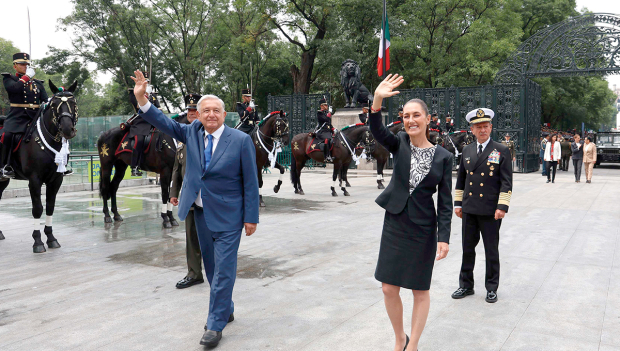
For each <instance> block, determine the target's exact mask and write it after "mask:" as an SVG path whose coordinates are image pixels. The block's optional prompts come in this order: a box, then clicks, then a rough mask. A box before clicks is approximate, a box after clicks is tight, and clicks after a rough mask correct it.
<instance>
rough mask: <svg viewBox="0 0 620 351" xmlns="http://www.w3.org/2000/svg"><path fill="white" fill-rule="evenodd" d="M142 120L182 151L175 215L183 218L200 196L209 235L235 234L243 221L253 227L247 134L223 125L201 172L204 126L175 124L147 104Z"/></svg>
mask: <svg viewBox="0 0 620 351" xmlns="http://www.w3.org/2000/svg"><path fill="white" fill-rule="evenodd" d="M140 114H141V115H142V117H143V118H144V119H145V120H146V121H147V122H149V123H151V124H152V125H153V126H155V127H156V128H157V129H159V130H161V131H162V132H164V133H165V134H168V135H170V136H171V137H173V138H175V139H177V140H179V141H181V142H182V143H184V144H185V145H186V147H187V159H186V162H187V164H186V168H185V176H184V177H183V188H182V190H181V198H180V200H179V217H180V218H181V220H184V219H185V217H187V213H188V212H189V209H190V208H191V206H192V204H193V203H194V201H195V200H196V197H197V196H198V191H202V192H201V196H202V205H203V208H204V214H205V218H206V220H207V227H208V228H209V230H211V231H213V232H224V231H231V230H240V229H242V228H243V223H258V209H259V200H258V199H259V197H258V175H257V173H256V172H257V170H256V152H255V149H254V144H252V139H251V138H250V136H249V135H247V134H245V133H243V132H241V131H238V130H236V129H232V128H229V127H227V126H225V127H224V132H223V133H222V136H221V138H220V140H219V142H218V144H217V148H216V149H215V152H214V153H213V157H212V158H211V163H210V164H209V168H208V169H207V170H206V172H205V171H204V163H205V157H204V149H205V142H204V127H203V125H202V123H200V121H198V120H196V121H194V122H193V123H192V124H190V125H187V124H180V123H178V122H176V121H173V120H171V119H170V118H168V117H166V116H165V115H164V114H163V113H162V112H161V111H160V110H159V109H157V108H155V107H154V106H152V105H151V108H150V109H149V110H148V111H147V112H145V113H142V112H140Z"/></svg>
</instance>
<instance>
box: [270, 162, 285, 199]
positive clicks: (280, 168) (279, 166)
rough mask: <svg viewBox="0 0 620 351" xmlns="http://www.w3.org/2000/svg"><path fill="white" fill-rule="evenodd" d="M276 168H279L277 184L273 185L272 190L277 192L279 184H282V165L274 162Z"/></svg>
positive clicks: (283, 170)
mask: <svg viewBox="0 0 620 351" xmlns="http://www.w3.org/2000/svg"><path fill="white" fill-rule="evenodd" d="M276 168H277V169H279V170H280V178H278V184H277V185H276V186H274V187H273V192H274V193H276V194H277V193H278V191H280V186H281V185H282V179H284V172H285V169H284V166H282V165H281V164H279V163H277V162H276Z"/></svg>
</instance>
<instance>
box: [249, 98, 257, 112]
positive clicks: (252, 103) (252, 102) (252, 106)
mask: <svg viewBox="0 0 620 351" xmlns="http://www.w3.org/2000/svg"><path fill="white" fill-rule="evenodd" d="M250 107H251V108H252V110H253V109H254V108H255V107H256V105H254V100H250Z"/></svg>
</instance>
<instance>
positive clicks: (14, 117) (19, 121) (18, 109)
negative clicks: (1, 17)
mask: <svg viewBox="0 0 620 351" xmlns="http://www.w3.org/2000/svg"><path fill="white" fill-rule="evenodd" d="M13 68H14V69H15V74H14V75H12V74H9V73H2V76H3V77H4V78H3V83H4V88H5V89H6V92H7V94H8V96H9V101H10V103H11V109H10V110H9V114H8V115H7V116H6V120H5V121H4V128H3V129H2V132H3V133H4V134H3V135H2V137H0V138H1V139H0V140H1V141H2V145H3V147H2V158H1V159H0V167H1V168H0V179H6V178H15V171H14V170H13V168H12V167H11V166H10V163H11V151H12V150H14V149H15V147H16V146H17V143H18V142H19V140H20V138H21V137H22V136H23V135H24V133H26V130H27V128H28V125H29V124H30V123H31V122H32V121H34V118H35V117H36V115H37V113H38V112H39V106H40V105H41V104H43V103H45V102H47V100H48V97H47V93H46V92H45V88H44V87H43V81H40V80H37V79H33V78H34V75H35V71H34V68H32V67H31V66H30V55H28V54H26V53H22V52H20V53H17V54H15V55H13Z"/></svg>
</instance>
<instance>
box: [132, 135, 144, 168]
mask: <svg viewBox="0 0 620 351" xmlns="http://www.w3.org/2000/svg"><path fill="white" fill-rule="evenodd" d="M143 146H144V136H142V135H138V138H137V140H136V145H134V148H133V153H132V154H131V176H132V177H141V176H142V172H141V171H140V168H139V166H140V159H141V156H142V149H143Z"/></svg>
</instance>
